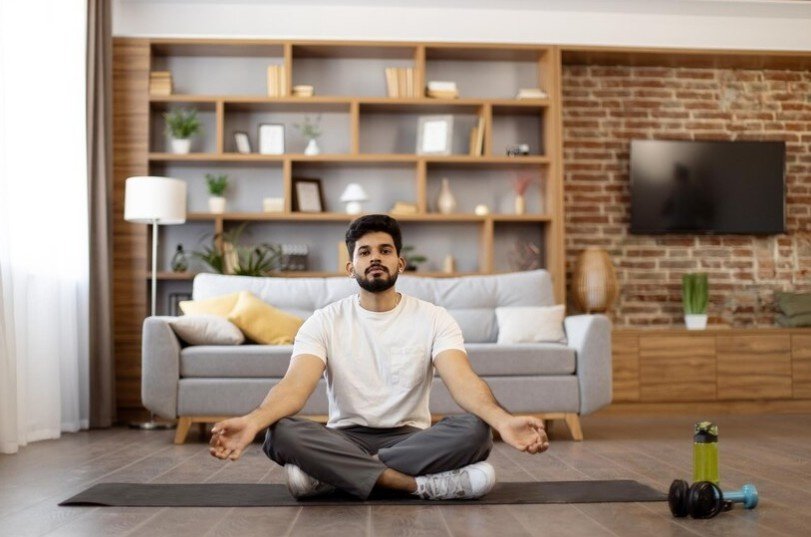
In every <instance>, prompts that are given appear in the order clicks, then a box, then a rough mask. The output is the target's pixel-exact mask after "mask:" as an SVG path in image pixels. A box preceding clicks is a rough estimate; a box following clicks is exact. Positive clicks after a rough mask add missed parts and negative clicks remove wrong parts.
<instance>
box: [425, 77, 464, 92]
mask: <svg viewBox="0 0 811 537" xmlns="http://www.w3.org/2000/svg"><path fill="white" fill-rule="evenodd" d="M428 91H457V87H456V82H453V81H446V80H429V81H428Z"/></svg>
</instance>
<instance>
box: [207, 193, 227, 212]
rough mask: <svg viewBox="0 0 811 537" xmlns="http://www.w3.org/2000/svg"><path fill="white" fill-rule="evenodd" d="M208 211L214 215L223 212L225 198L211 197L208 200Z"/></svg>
mask: <svg viewBox="0 0 811 537" xmlns="http://www.w3.org/2000/svg"><path fill="white" fill-rule="evenodd" d="M208 210H209V211H210V212H212V213H215V214H222V213H224V212H225V198H224V197H223V196H211V197H210V198H208Z"/></svg>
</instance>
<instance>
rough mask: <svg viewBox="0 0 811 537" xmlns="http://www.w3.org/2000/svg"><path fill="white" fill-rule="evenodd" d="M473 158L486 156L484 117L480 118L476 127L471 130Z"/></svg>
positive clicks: (471, 152)
mask: <svg viewBox="0 0 811 537" xmlns="http://www.w3.org/2000/svg"><path fill="white" fill-rule="evenodd" d="M469 153H470V155H471V156H474V157H480V156H482V155H483V154H484V116H479V119H478V121H476V126H475V127H473V128H472V129H471V130H470V151H469Z"/></svg>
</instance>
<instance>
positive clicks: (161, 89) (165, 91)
mask: <svg viewBox="0 0 811 537" xmlns="http://www.w3.org/2000/svg"><path fill="white" fill-rule="evenodd" d="M149 93H150V95H171V94H172V73H171V72H170V71H152V72H151V73H149Z"/></svg>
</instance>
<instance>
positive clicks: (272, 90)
mask: <svg viewBox="0 0 811 537" xmlns="http://www.w3.org/2000/svg"><path fill="white" fill-rule="evenodd" d="M286 95H287V75H286V74H285V72H284V66H283V65H269V66H268V97H285V96H286Z"/></svg>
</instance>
